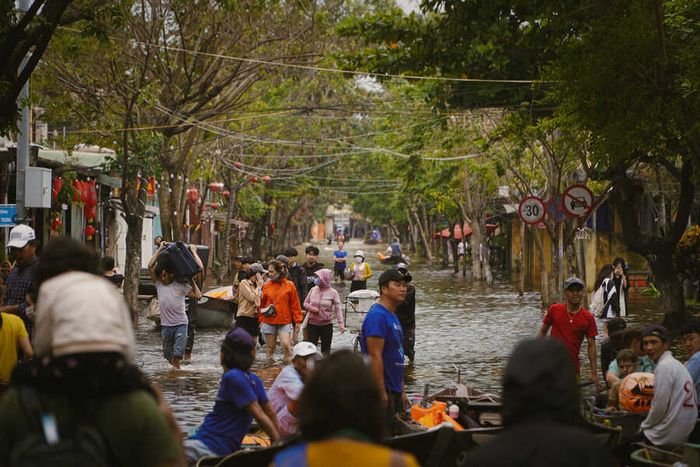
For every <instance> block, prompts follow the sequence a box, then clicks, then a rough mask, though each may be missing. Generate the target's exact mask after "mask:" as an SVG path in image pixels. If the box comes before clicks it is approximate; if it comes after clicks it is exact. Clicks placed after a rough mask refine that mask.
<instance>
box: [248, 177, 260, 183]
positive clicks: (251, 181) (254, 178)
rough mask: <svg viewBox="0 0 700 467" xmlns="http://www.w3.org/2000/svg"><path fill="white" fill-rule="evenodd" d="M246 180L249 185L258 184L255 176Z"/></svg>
mask: <svg viewBox="0 0 700 467" xmlns="http://www.w3.org/2000/svg"><path fill="white" fill-rule="evenodd" d="M248 180H249V181H250V183H258V177H256V176H255V175H253V176H252V177H250V178H249V179H248Z"/></svg>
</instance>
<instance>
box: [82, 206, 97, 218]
mask: <svg viewBox="0 0 700 467" xmlns="http://www.w3.org/2000/svg"><path fill="white" fill-rule="evenodd" d="M96 216H97V206H92V205H89V204H86V205H85V218H86V219H87V221H88V222H93V221H94V220H95V217H96Z"/></svg>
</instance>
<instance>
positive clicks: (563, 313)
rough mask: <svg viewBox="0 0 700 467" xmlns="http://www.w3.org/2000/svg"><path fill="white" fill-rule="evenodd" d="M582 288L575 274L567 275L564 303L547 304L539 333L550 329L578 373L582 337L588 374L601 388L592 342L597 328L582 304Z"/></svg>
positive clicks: (544, 332)
mask: <svg viewBox="0 0 700 467" xmlns="http://www.w3.org/2000/svg"><path fill="white" fill-rule="evenodd" d="M583 288H584V283H583V281H582V280H581V279H579V278H578V277H570V278H568V279H567V280H566V281H565V282H564V297H565V299H566V303H555V304H553V305H552V306H550V307H549V310H548V311H547V314H546V315H545V317H544V321H543V322H542V327H540V330H539V332H538V335H539V336H541V337H544V336H546V335H547V332H548V331H549V330H550V328H551V330H552V337H554V338H555V339H558V340H560V341H561V342H562V343H563V344H564V345H565V346H566V349H567V351H568V354H569V356H570V358H571V361H572V362H573V364H574V367H575V368H576V373H577V374H578V373H579V369H580V367H581V362H580V360H579V353H580V352H581V344H582V343H583V339H584V337H585V338H586V342H587V344H588V361H589V362H590V365H591V374H590V377H591V380H592V381H593V382H594V383H595V384H596V386H598V387H600V378H599V377H598V362H597V360H598V358H597V356H596V345H595V336H597V335H598V329H597V327H596V324H595V318H594V317H593V315H592V314H591V313H590V312H589V311H588V310H586V309H585V308H583V306H582V305H581V301H582V299H583Z"/></svg>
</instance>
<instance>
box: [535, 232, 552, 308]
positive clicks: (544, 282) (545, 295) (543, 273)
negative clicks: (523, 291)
mask: <svg viewBox="0 0 700 467" xmlns="http://www.w3.org/2000/svg"><path fill="white" fill-rule="evenodd" d="M530 233H531V234H532V236H533V238H534V240H535V246H536V247H537V253H539V254H538V255H537V259H538V260H539V263H540V282H541V284H540V290H541V294H540V295H541V298H542V309H543V310H546V309H548V308H549V306H550V305H551V304H552V303H553V301H552V295H551V293H550V290H549V276H548V274H547V263H546V261H545V260H544V245H542V239H541V238H540V234H539V232H538V231H537V228H535V227H532V226H530Z"/></svg>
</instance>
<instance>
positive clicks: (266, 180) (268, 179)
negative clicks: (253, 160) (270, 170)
mask: <svg viewBox="0 0 700 467" xmlns="http://www.w3.org/2000/svg"><path fill="white" fill-rule="evenodd" d="M262 181H263V183H264V184H265V185H269V184H270V182H271V181H272V179H271V178H270V176H269V175H265V176H264V177H263V178H262Z"/></svg>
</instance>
